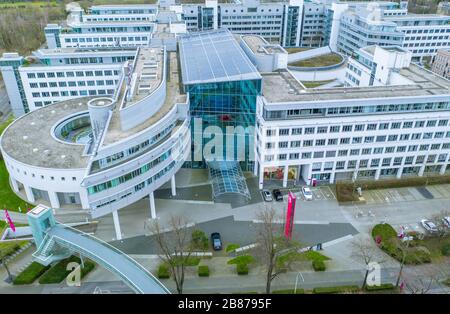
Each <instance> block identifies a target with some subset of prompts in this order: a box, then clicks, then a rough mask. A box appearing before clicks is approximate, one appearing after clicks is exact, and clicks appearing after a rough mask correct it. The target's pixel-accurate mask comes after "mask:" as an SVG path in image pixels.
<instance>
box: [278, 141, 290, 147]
mask: <svg viewBox="0 0 450 314" xmlns="http://www.w3.org/2000/svg"><path fill="white" fill-rule="evenodd" d="M278 147H279V148H287V147H288V142H279V143H278Z"/></svg>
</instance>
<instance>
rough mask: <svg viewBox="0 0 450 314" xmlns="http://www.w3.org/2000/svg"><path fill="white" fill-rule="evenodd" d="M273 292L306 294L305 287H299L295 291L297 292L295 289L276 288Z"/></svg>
mask: <svg viewBox="0 0 450 314" xmlns="http://www.w3.org/2000/svg"><path fill="white" fill-rule="evenodd" d="M272 294H305V289H302V288H297V291H295V293H294V289H286V290H275V291H272Z"/></svg>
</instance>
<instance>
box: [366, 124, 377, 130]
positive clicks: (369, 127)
mask: <svg viewBox="0 0 450 314" xmlns="http://www.w3.org/2000/svg"><path fill="white" fill-rule="evenodd" d="M376 129H377V125H376V124H375V123H371V124H368V125H367V131H373V130H376Z"/></svg>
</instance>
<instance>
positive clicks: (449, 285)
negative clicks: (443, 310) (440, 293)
mask: <svg viewBox="0 0 450 314" xmlns="http://www.w3.org/2000/svg"><path fill="white" fill-rule="evenodd" d="M442 283H443V284H444V285H446V286H447V287H450V278H447V279H446V280H444V281H443V282H442Z"/></svg>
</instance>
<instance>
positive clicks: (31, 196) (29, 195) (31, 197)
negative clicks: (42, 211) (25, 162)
mask: <svg viewBox="0 0 450 314" xmlns="http://www.w3.org/2000/svg"><path fill="white" fill-rule="evenodd" d="M23 187H24V189H25V194H26V195H27V200H28V201H29V202H30V203H34V202H36V199H35V198H34V194H33V191H32V190H31V187H30V186H29V185H25V184H24V185H23Z"/></svg>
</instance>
